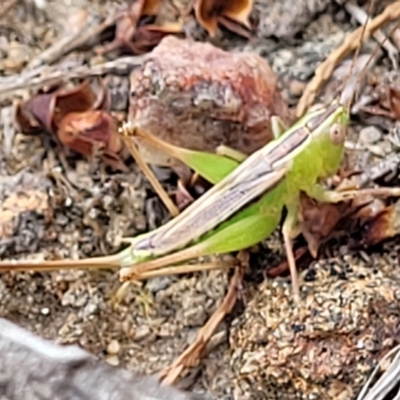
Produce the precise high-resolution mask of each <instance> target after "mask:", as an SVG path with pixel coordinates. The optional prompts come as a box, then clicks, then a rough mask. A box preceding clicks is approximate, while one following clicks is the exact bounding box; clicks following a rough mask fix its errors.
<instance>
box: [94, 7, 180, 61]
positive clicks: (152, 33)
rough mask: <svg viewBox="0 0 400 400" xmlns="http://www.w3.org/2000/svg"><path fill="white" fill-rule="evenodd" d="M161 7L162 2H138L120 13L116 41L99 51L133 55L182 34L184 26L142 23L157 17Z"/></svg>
mask: <svg viewBox="0 0 400 400" xmlns="http://www.w3.org/2000/svg"><path fill="white" fill-rule="evenodd" d="M160 7H161V0H136V1H134V2H133V3H132V5H131V6H130V7H129V9H127V10H124V11H121V12H119V14H118V15H117V17H116V30H115V37H114V40H113V41H112V42H111V43H109V44H107V45H105V46H103V47H102V48H100V49H99V50H98V52H99V53H100V54H104V53H106V52H109V51H111V50H115V49H120V50H122V51H128V52H130V53H133V54H143V53H146V52H148V51H150V50H151V49H152V48H153V47H154V46H156V45H157V44H158V43H159V42H160V40H161V39H162V38H163V37H164V36H166V35H168V34H175V33H180V32H182V24H180V23H170V24H164V25H161V26H158V25H148V24H144V23H142V21H143V19H144V18H145V17H155V16H156V15H157V14H158V12H159V10H160Z"/></svg>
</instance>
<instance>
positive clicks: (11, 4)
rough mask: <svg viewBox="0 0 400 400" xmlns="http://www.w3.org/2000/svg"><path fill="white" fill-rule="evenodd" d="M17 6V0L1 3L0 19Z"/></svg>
mask: <svg viewBox="0 0 400 400" xmlns="http://www.w3.org/2000/svg"><path fill="white" fill-rule="evenodd" d="M15 4H17V0H8V1H6V3H5V4H4V3H3V6H2V8H1V9H0V18H3V17H5V15H6V14H7V13H8V12H9V11H10V10H11V9H12V8H13V7H14V6H15Z"/></svg>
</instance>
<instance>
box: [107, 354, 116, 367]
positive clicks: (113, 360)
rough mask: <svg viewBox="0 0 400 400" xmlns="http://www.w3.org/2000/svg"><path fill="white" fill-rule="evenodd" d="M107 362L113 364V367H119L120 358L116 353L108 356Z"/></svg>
mask: <svg viewBox="0 0 400 400" xmlns="http://www.w3.org/2000/svg"><path fill="white" fill-rule="evenodd" d="M106 362H107V364H110V365H112V366H113V367H117V366H118V365H119V358H118V357H117V356H115V355H112V356H109V357H106Z"/></svg>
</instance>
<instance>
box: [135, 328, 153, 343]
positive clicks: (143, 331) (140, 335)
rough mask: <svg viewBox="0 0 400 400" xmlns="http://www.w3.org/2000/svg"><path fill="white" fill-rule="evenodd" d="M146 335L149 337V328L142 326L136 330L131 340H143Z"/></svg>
mask: <svg viewBox="0 0 400 400" xmlns="http://www.w3.org/2000/svg"><path fill="white" fill-rule="evenodd" d="M148 335H150V328H149V327H148V326H146V325H142V326H139V327H138V328H137V329H136V332H135V335H134V337H133V339H134V340H141V339H144V338H145V337H146V336H148Z"/></svg>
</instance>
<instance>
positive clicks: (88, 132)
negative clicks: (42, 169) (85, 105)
mask: <svg viewBox="0 0 400 400" xmlns="http://www.w3.org/2000/svg"><path fill="white" fill-rule="evenodd" d="M57 135H58V138H59V139H60V142H61V143H63V144H64V145H65V146H67V147H68V148H69V149H71V150H74V151H76V152H77V153H80V154H83V155H86V156H94V155H100V156H101V157H102V159H103V160H104V161H105V162H106V163H107V164H108V165H110V166H111V167H113V168H115V169H119V170H122V171H127V167H126V166H125V164H124V163H123V162H122V160H121V158H120V156H119V153H120V152H121V151H122V148H123V144H122V141H121V139H120V137H119V134H118V128H117V125H116V123H115V121H114V119H113V118H112V117H111V115H110V114H109V113H107V112H106V111H101V110H97V111H96V110H90V111H85V112H70V113H69V114H67V115H66V116H65V117H64V118H63V120H62V121H61V123H60V125H59V128H58V131H57Z"/></svg>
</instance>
